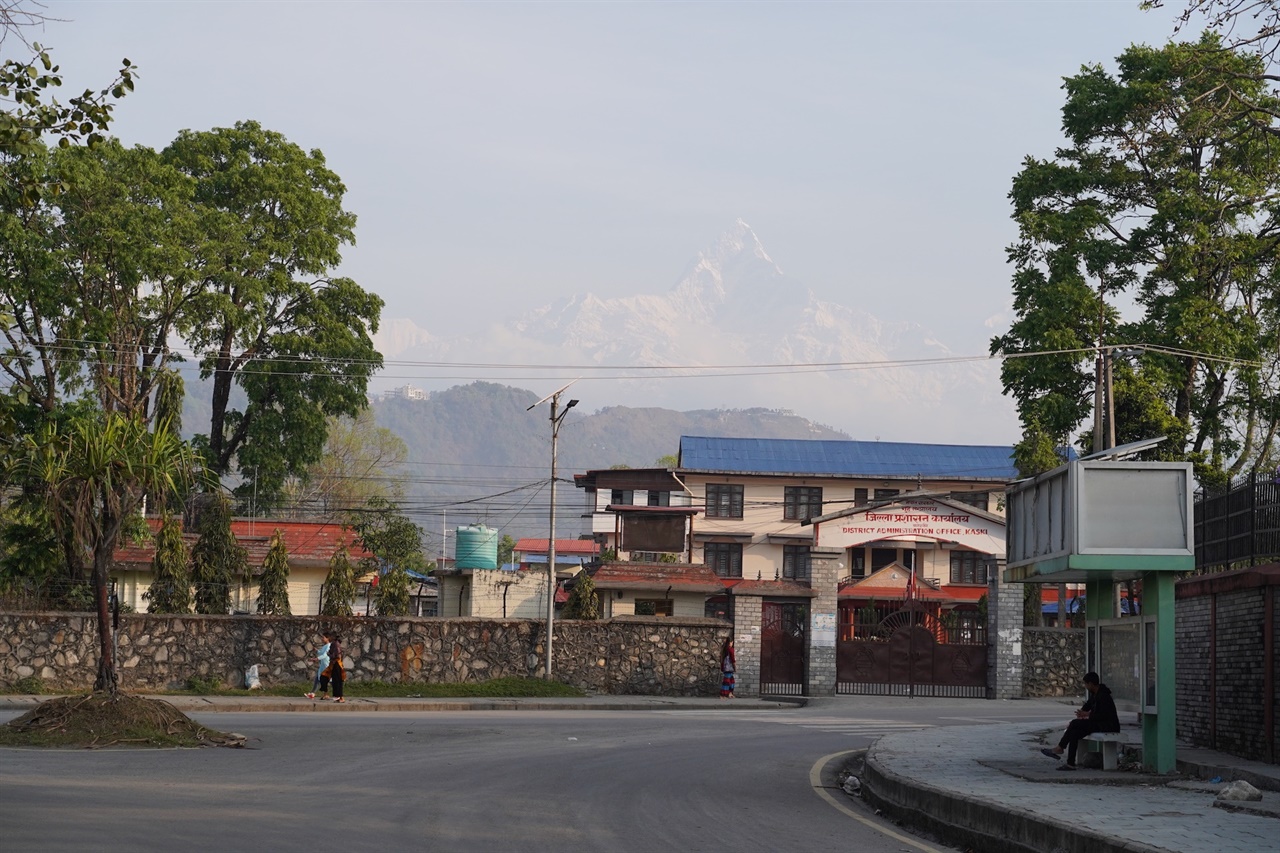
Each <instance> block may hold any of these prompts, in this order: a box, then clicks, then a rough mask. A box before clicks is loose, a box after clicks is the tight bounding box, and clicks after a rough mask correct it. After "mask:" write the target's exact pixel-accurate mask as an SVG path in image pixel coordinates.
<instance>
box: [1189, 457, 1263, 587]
mask: <svg viewBox="0 0 1280 853" xmlns="http://www.w3.org/2000/svg"><path fill="white" fill-rule="evenodd" d="M1195 524H1196V570H1197V571H1200V572H1205V571H1224V570H1226V569H1233V568H1245V567H1250V566H1257V565H1261V564H1263V563H1267V562H1270V561H1272V560H1276V559H1280V472H1277V473H1276V474H1259V473H1257V472H1254V473H1251V474H1248V475H1247V476H1245V477H1243V478H1241V479H1240V480H1239V481H1238V482H1236V483H1234V484H1232V486H1231V488H1229V489H1228V490H1227V491H1225V492H1223V493H1221V494H1216V495H1208V494H1204V495H1201V496H1200V497H1199V499H1198V500H1197V501H1196V506H1195Z"/></svg>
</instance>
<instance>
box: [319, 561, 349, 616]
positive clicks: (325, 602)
mask: <svg viewBox="0 0 1280 853" xmlns="http://www.w3.org/2000/svg"><path fill="white" fill-rule="evenodd" d="M355 600H356V573H355V568H354V567H353V566H352V565H351V555H350V553H349V552H348V551H347V546H346V544H345V543H344V544H343V545H342V546H341V547H339V548H338V550H337V552H336V553H335V554H334V555H333V557H331V558H330V560H329V574H328V575H326V576H325V579H324V585H323V586H322V587H321V588H320V601H321V605H320V615H321V616H350V615H352V609H351V607H352V605H353V604H354V603H355Z"/></svg>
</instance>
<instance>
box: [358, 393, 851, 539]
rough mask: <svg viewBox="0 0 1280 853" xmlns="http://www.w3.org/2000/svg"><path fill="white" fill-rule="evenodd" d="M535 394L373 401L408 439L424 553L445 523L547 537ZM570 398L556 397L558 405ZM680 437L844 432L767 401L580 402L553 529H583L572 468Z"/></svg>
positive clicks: (673, 447)
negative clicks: (735, 406)
mask: <svg viewBox="0 0 1280 853" xmlns="http://www.w3.org/2000/svg"><path fill="white" fill-rule="evenodd" d="M570 390H573V389H570ZM538 399H539V395H537V394H535V393H533V392H532V391H526V390H523V389H520V388H512V387H509V386H506V385H496V384H493V383H488V382H476V383H473V384H471V385H463V386H457V387H454V388H450V389H449V390H447V391H440V392H437V393H434V394H432V395H431V396H430V397H429V398H428V399H426V400H409V399H405V398H399V397H397V398H391V399H383V400H378V401H376V402H375V403H374V404H373V410H374V413H375V415H376V418H377V422H378V425H379V426H382V427H386V428H387V429H389V430H391V431H392V432H394V433H395V434H396V435H398V436H400V438H401V439H403V440H404V442H405V444H406V445H408V451H409V454H408V458H409V461H408V464H407V465H405V466H404V470H405V475H406V480H407V482H406V494H405V501H404V503H403V506H404V509H405V511H406V512H407V513H408V514H409V516H410V517H411V518H413V520H414V521H415V522H416V523H418V524H419V525H420V526H421V527H422V529H423V531H424V533H425V536H426V538H425V539H424V543H425V544H426V547H427V549H428V552H429V553H436V552H438V551H439V550H440V547H441V545H440V537H441V531H442V529H443V528H445V527H452V526H455V525H458V524H471V523H483V524H488V525H491V526H494V527H497V528H499V529H500V530H502V532H503V533H504V534H508V535H511V536H514V537H516V538H519V537H521V536H545V535H546V529H547V527H546V524H547V494H546V484H547V482H548V475H549V474H550V464H551V423H550V420H549V419H550V415H551V409H550V405H549V404H547V403H543V404H542V405H540V406H538V407H536V408H535V409H533V411H528V409H529V407H530V406H531V405H533V404H534V403H536V402H537V401H538ZM570 399H572V398H571V397H569V396H564V397H562V398H561V404H562V405H563V404H564V403H567V402H568V401H569V400H570ZM681 435H721V436H752V437H767V438H836V439H839V438H848V436H847V435H844V434H843V433H840V432H836V431H835V430H832V429H829V428H827V427H823V426H818V425H816V424H813V423H810V422H809V421H807V420H805V419H804V418H801V417H797V416H795V415H791V414H786V413H783V412H775V411H768V410H765V409H746V410H732V411H720V410H702V411H692V412H677V411H672V410H670V409H657V408H649V409H633V408H627V407H623V406H614V407H611V408H607V409H601V410H599V411H596V412H591V411H589V410H587V409H586V406H585V405H583V404H579V406H578V407H576V408H573V409H570V410H569V413H568V415H567V416H566V418H565V420H564V422H563V424H562V426H561V428H560V440H559V443H558V450H559V454H558V455H559V468H558V470H557V475H558V476H557V479H558V480H560V482H561V484H562V485H561V489H560V490H559V492H558V493H557V499H556V505H557V507H558V509H557V513H558V515H559V518H560V523H559V524H558V525H557V535H559V536H562V537H568V538H574V537H577V536H578V535H579V534H581V533H583V532H584V531H585V527H584V524H585V522H584V521H583V515H582V513H583V500H584V495H583V493H582V492H580V491H578V490H577V489H575V488H573V487H572V486H569V485H567V483H569V482H572V479H573V475H574V474H577V473H581V472H583V471H586V470H587V469H590V468H608V467H610V466H613V465H628V466H630V467H633V468H640V467H650V466H654V465H656V463H657V461H658V459H659V458H660V457H663V456H674V455H675V454H676V453H677V452H678V451H679V449H680V436H681ZM445 547H446V549H447V547H448V546H445Z"/></svg>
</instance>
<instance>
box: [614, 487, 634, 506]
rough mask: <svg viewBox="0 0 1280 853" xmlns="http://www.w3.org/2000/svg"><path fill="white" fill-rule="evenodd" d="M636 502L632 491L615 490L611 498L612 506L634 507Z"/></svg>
mask: <svg viewBox="0 0 1280 853" xmlns="http://www.w3.org/2000/svg"><path fill="white" fill-rule="evenodd" d="M635 502H636V498H635V492H633V491H631V490H630V489H626V490H625V491H624V490H623V489H614V490H613V494H612V495H611V496H610V498H609V505H610V506H632V505H634V504H635Z"/></svg>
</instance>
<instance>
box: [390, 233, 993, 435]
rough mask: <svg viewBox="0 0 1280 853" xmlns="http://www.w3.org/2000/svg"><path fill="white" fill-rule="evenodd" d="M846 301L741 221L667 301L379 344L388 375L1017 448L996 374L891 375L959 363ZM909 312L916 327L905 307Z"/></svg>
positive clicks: (569, 299) (981, 369) (967, 368)
mask: <svg viewBox="0 0 1280 853" xmlns="http://www.w3.org/2000/svg"><path fill="white" fill-rule="evenodd" d="M872 284H873V283H868V286H871V285H872ZM875 284H878V283H875ZM838 298H839V299H840V301H832V300H830V299H823V298H819V296H818V295H817V294H816V293H815V292H814V291H813V290H812V289H810V288H808V287H806V286H805V285H803V284H802V283H800V282H798V281H796V280H794V279H792V278H790V277H788V276H787V275H786V274H785V273H784V272H783V271H782V269H781V268H780V267H779V266H778V264H776V263H775V262H774V260H773V259H772V258H771V257H770V256H769V254H768V252H766V251H765V248H764V246H763V245H762V244H761V242H760V239H759V238H758V237H757V236H756V234H755V232H754V231H752V230H751V227H750V226H749V225H747V223H745V222H743V221H742V220H738V221H737V222H736V223H734V225H733V227H731V228H730V229H729V230H728V231H727V232H725V233H724V234H723V235H721V237H720V238H719V239H718V240H717V241H716V242H715V243H714V245H712V246H711V247H710V248H708V249H707V250H705V251H703V252H700V253H699V254H698V256H697V257H696V258H695V259H694V260H693V261H692V262H691V263H690V264H689V266H688V267H687V268H686V269H685V271H684V273H683V275H682V276H681V277H680V279H679V280H678V281H677V283H676V284H675V286H673V287H671V288H670V289H669V290H667V291H666V292H665V293H646V294H637V295H634V296H625V297H619V298H612V299H601V298H599V297H597V296H595V295H593V294H590V293H587V294H577V295H572V296H566V297H564V298H562V299H558V300H556V301H553V302H551V303H549V304H545V305H542V306H538V307H535V308H532V309H531V310H529V311H527V312H526V313H524V314H522V315H519V316H516V317H514V318H512V319H510V320H508V321H506V322H503V323H500V324H498V325H495V326H494V327H493V328H491V329H489V330H487V331H485V332H484V333H483V334H482V335H480V336H477V338H475V339H468V338H455V339H449V338H444V337H439V336H433V335H429V334H426V333H425V332H423V331H422V330H421V329H418V328H417V327H413V326H412V324H409V325H408V326H406V325H404V321H395V320H393V321H390V322H388V323H387V325H386V328H387V329H388V330H392V332H394V334H393V333H392V332H388V333H385V334H384V333H381V332H380V333H379V335H378V337H377V341H376V342H377V343H378V345H379V348H380V350H381V352H382V353H383V355H384V357H385V358H386V359H387V360H388V361H392V360H395V361H402V362H403V361H414V360H422V361H427V360H431V361H449V362H471V363H474V362H476V361H483V362H485V363H491V364H506V365H511V364H523V365H543V366H544V367H542V368H539V369H536V370H534V369H530V370H529V380H527V381H522V380H520V379H518V378H514V379H513V378H511V372H512V371H511V369H510V368H507V369H506V371H505V376H506V377H507V378H506V380H505V381H508V382H509V383H510V384H513V385H518V386H524V387H530V388H543V387H544V386H550V385H551V382H552V381H553V380H552V379H550V378H549V377H548V369H547V368H546V367H545V366H546V365H559V366H562V367H563V369H560V370H557V371H555V374H556V375H560V376H564V377H566V378H574V377H577V376H581V377H582V380H581V382H580V383H579V385H578V386H575V396H578V397H580V398H581V399H582V400H583V403H584V405H586V406H590V407H603V406H607V405H618V404H626V405H632V406H636V405H642V406H661V407H667V408H676V409H695V408H732V409H741V408H750V407H765V408H773V409H785V410H791V411H794V412H796V413H797V414H800V415H802V416H804V417H807V418H810V419H811V420H816V421H820V422H822V423H827V424H830V425H832V426H835V427H836V428H838V429H842V430H844V431H846V432H848V433H849V434H851V435H852V436H854V437H855V438H874V437H877V436H879V437H881V438H883V439H885V440H911V441H935V442H954V443H999V442H1005V441H1010V442H1011V441H1013V440H1015V439H1016V419H1015V418H1014V416H1013V408H1012V405H1011V404H1009V403H1008V402H1007V401H1006V400H1005V399H1004V398H1003V397H1001V395H1000V385H999V378H998V377H999V372H998V366H997V365H996V364H995V363H994V362H990V363H988V362H979V363H958V364H957V363H933V364H929V365H920V366H903V365H901V364H897V365H892V366H886V363H888V362H904V361H919V360H939V361H941V360H945V359H948V358H949V357H951V355H952V354H951V353H950V352H949V350H948V349H947V348H946V347H945V346H944V345H943V344H942V343H940V342H939V341H938V340H937V339H936V338H935V337H934V336H933V335H931V334H930V333H929V332H927V331H926V330H925V329H923V328H921V327H920V326H918V325H917V324H915V323H913V322H910V321H906V320H903V321H896V322H885V321H882V320H880V319H878V318H876V317H874V316H872V315H870V314H868V313H867V312H865V311H863V310H861V309H860V308H858V307H856V306H857V299H858V297H857V294H856V293H845V294H839V295H838ZM903 310H904V314H909V313H910V305H909V304H905V305H904V309H903ZM411 332H412V334H411ZM414 334H421V335H422V336H421V337H420V338H418V339H416V340H413V335H414ZM409 340H413V342H412V343H409V344H408V345H407V346H406V345H405V344H406V343H407V342H408V341H409ZM477 352H483V353H484V358H483V359H477V358H476V357H475V353H477ZM636 368H666V369H665V370H637V369H636ZM716 368H721V369H716ZM477 378H486V377H485V376H483V375H479V374H478V375H477ZM413 382H414V384H415V385H422V386H424V387H427V388H429V389H434V388H439V387H446V386H447V385H455V384H458V380H457V379H456V378H455V379H453V380H451V381H448V382H444V383H433V382H432V381H431V380H430V378H429V377H425V376H424V378H423V379H422V380H421V381H418V380H413ZM548 390H549V388H548Z"/></svg>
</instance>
